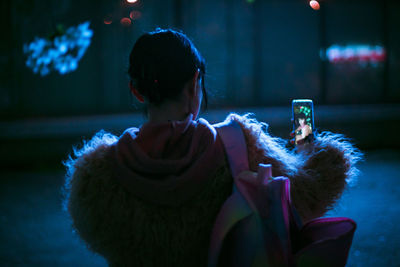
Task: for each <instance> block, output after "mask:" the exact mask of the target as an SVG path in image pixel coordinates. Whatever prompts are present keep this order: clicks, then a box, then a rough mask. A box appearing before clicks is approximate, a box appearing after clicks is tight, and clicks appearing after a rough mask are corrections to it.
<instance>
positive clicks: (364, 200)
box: [0, 150, 400, 266]
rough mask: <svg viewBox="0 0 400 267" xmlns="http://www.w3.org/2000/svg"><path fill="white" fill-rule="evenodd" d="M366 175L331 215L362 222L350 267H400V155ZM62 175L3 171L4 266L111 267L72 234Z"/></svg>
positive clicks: (392, 154)
mask: <svg viewBox="0 0 400 267" xmlns="http://www.w3.org/2000/svg"><path fill="white" fill-rule="evenodd" d="M359 166H360V169H361V171H362V174H361V176H360V177H359V179H358V182H357V184H356V185H355V186H353V187H350V188H349V189H348V190H347V191H346V192H345V193H344V194H343V196H342V198H341V199H340V201H339V203H338V205H337V207H336V208H335V209H334V210H333V211H331V212H330V213H329V214H328V215H329V216H341V217H342V216H344V217H350V218H352V219H354V220H355V221H356V222H357V225H358V227H357V230H356V233H355V236H354V241H353V246H352V248H351V251H350V255H349V260H348V264H347V266H400V253H398V252H399V251H400V227H399V223H400V205H399V203H400V151H397V150H375V151H367V152H366V160H365V161H364V162H362V163H360V165H359ZM62 184H63V173H62V172H60V171H58V172H56V171H48V172H10V171H8V172H4V171H2V172H1V178H0V225H1V228H0V240H1V243H0V262H1V266H106V262H105V261H104V259H102V258H101V257H100V256H97V255H94V254H92V253H90V252H89V251H88V250H87V249H86V248H85V246H84V245H83V244H82V242H81V241H79V239H78V238H77V237H76V235H75V234H74V233H73V232H72V231H71V228H70V221H69V219H68V216H67V214H66V213H65V212H64V211H63V210H62V206H61V202H62V194H61V186H62Z"/></svg>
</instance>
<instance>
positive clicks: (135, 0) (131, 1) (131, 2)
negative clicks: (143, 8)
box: [126, 0, 138, 4]
mask: <svg viewBox="0 0 400 267" xmlns="http://www.w3.org/2000/svg"><path fill="white" fill-rule="evenodd" d="M137 1H138V0H126V2H128V3H129V4H134V3H136V2H137Z"/></svg>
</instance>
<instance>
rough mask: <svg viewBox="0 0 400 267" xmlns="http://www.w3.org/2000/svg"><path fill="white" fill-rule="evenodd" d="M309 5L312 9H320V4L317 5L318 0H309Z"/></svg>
mask: <svg viewBox="0 0 400 267" xmlns="http://www.w3.org/2000/svg"><path fill="white" fill-rule="evenodd" d="M310 7H311V8H312V9H314V10H319V9H320V5H319V3H318V1H315V0H312V1H310Z"/></svg>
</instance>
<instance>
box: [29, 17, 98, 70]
mask: <svg viewBox="0 0 400 267" xmlns="http://www.w3.org/2000/svg"><path fill="white" fill-rule="evenodd" d="M92 36H93V31H92V30H91V29H90V28H89V22H88V21H87V22H84V23H82V24H80V25H78V26H76V27H70V28H68V29H67V30H66V31H64V30H62V26H60V27H58V29H57V32H56V33H55V34H54V35H53V37H51V38H46V39H45V38H37V37H36V38H35V40H34V41H33V42H31V43H29V44H24V53H25V54H27V56H28V58H27V60H26V66H27V67H29V68H30V69H32V70H33V72H34V73H40V75H41V76H45V75H47V74H49V73H50V72H51V71H58V72H59V73H60V74H61V75H63V74H66V73H69V72H72V71H74V70H76V69H77V68H78V62H79V60H80V59H81V58H82V57H83V55H84V54H85V52H86V50H87V48H88V47H89V45H90V42H91V38H92Z"/></svg>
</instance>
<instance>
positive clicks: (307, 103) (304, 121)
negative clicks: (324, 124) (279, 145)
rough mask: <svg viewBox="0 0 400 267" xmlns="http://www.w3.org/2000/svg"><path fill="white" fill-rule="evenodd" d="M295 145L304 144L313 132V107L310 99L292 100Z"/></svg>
mask: <svg viewBox="0 0 400 267" xmlns="http://www.w3.org/2000/svg"><path fill="white" fill-rule="evenodd" d="M292 118H293V130H294V137H295V139H294V140H295V145H298V144H299V143H302V142H305V141H306V140H307V139H306V138H307V136H309V135H310V134H312V133H313V131H314V105H313V101H312V100H311V99H293V100H292Z"/></svg>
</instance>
